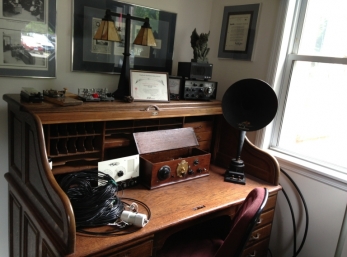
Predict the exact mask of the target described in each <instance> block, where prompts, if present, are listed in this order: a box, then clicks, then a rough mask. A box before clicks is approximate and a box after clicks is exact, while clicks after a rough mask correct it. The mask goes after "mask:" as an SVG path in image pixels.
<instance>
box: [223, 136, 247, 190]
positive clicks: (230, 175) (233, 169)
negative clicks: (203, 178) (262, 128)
mask: <svg viewBox="0 0 347 257" xmlns="http://www.w3.org/2000/svg"><path fill="white" fill-rule="evenodd" d="M245 136H246V131H243V130H241V131H240V137H239V144H238V147H237V157H236V158H234V159H232V160H231V162H230V164H229V168H228V169H227V170H226V172H225V174H224V181H226V182H231V183H236V184H242V185H245V184H246V175H245V173H244V171H243V170H244V167H245V164H244V163H243V161H242V160H241V151H242V147H243V142H244V141H245Z"/></svg>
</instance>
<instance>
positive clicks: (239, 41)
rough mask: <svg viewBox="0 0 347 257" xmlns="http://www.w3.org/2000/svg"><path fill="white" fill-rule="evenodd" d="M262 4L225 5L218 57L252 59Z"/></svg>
mask: <svg viewBox="0 0 347 257" xmlns="http://www.w3.org/2000/svg"><path fill="white" fill-rule="evenodd" d="M259 9H260V4H249V5H236V6H226V7H224V13H223V22H222V28H221V35H220V41H219V49H218V57H219V58H231V59H237V60H251V59H252V53H253V49H254V41H255V34H256V26H257V20H258V15H259Z"/></svg>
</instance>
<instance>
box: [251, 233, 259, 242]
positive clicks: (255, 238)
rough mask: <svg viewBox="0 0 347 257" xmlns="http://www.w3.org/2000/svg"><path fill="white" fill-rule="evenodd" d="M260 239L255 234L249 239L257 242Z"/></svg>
mask: <svg viewBox="0 0 347 257" xmlns="http://www.w3.org/2000/svg"><path fill="white" fill-rule="evenodd" d="M259 238H260V234H259V233H257V234H255V235H254V236H252V237H251V240H258V239H259Z"/></svg>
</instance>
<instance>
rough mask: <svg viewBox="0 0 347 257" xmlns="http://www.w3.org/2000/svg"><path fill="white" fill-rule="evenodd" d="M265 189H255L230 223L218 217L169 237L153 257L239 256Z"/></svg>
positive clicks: (228, 220) (256, 218)
mask: <svg viewBox="0 0 347 257" xmlns="http://www.w3.org/2000/svg"><path fill="white" fill-rule="evenodd" d="M267 199H268V191H267V189H266V188H260V187H258V188H255V189H253V190H252V191H251V192H250V193H249V194H248V195H247V197H246V199H245V201H244V202H243V203H242V204H241V206H240V208H239V209H238V210H237V212H236V214H235V217H234V219H233V220H231V219H230V217H229V216H222V217H219V218H216V219H213V220H211V221H208V222H206V223H203V224H199V225H197V226H194V227H190V228H188V229H186V230H183V231H180V232H178V233H176V234H174V235H172V236H170V237H169V238H168V239H167V240H166V242H165V243H164V246H163V247H162V248H161V249H160V250H159V251H158V252H157V254H156V256H157V257H239V256H241V254H242V251H243V250H244V248H245V246H246V243H247V241H248V239H249V237H250V235H251V233H252V230H253V228H254V226H255V224H256V222H257V220H258V218H259V216H260V214H261V212H262V210H263V208H264V206H265V204H266V202H267Z"/></svg>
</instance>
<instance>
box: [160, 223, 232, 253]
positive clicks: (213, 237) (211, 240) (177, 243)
mask: <svg viewBox="0 0 347 257" xmlns="http://www.w3.org/2000/svg"><path fill="white" fill-rule="evenodd" d="M231 223H232V221H231V218H230V217H229V216H221V217H217V218H215V219H212V220H210V221H207V222H205V223H203V225H202V224H198V225H195V226H193V227H190V228H188V229H185V230H183V231H180V232H178V233H176V234H174V235H172V236H170V237H169V238H168V239H167V240H166V242H165V244H164V246H163V248H162V249H161V250H159V251H158V252H157V255H156V256H157V257H211V256H214V254H215V253H216V252H217V250H218V249H219V248H220V247H221V245H222V244H223V242H224V239H225V237H226V236H227V235H228V232H229V230H230V227H231Z"/></svg>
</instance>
